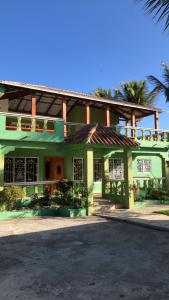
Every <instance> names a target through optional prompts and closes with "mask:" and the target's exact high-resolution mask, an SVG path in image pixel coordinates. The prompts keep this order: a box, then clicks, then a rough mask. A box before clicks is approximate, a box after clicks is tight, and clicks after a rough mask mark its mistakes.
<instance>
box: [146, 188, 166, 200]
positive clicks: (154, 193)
mask: <svg viewBox="0 0 169 300" xmlns="http://www.w3.org/2000/svg"><path fill="white" fill-rule="evenodd" d="M146 198H147V199H152V200H161V201H169V190H165V189H162V188H158V189H156V188H149V189H148V191H147V196H146Z"/></svg>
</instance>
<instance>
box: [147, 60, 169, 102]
mask: <svg viewBox="0 0 169 300" xmlns="http://www.w3.org/2000/svg"><path fill="white" fill-rule="evenodd" d="M162 67H163V73H162V78H163V82H162V81H161V80H159V79H158V78H156V77H155V76H153V75H150V76H148V77H147V78H148V80H149V82H150V83H151V84H152V85H153V86H154V89H153V90H152V94H153V93H154V94H156V95H157V94H162V95H164V97H165V99H166V102H169V67H168V66H167V65H166V64H165V63H162Z"/></svg>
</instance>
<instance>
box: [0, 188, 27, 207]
mask: <svg viewBox="0 0 169 300" xmlns="http://www.w3.org/2000/svg"><path fill="white" fill-rule="evenodd" d="M23 197H24V192H23V189H22V187H20V186H8V187H5V188H4V190H3V191H1V192H0V202H1V203H5V206H6V209H8V210H11V209H12V208H13V206H14V204H15V203H16V201H17V200H21V199H22V198H23Z"/></svg>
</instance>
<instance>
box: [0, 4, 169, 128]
mask: <svg viewBox="0 0 169 300" xmlns="http://www.w3.org/2000/svg"><path fill="white" fill-rule="evenodd" d="M0 2H1V17H0V41H1V47H0V79H6V80H14V81H22V82H28V83H37V84H46V85H49V86H53V87H58V88H64V89H69V90H75V91H81V92H87V93H91V92H92V90H93V89H94V88H95V87H103V88H114V87H119V83H120V81H127V80H133V79H136V80H141V79H144V78H145V76H147V75H150V74H153V75H155V76H157V77H159V78H160V77H161V73H162V68H161V61H164V62H166V63H168V64H169V34H168V33H166V32H165V33H164V32H163V29H162V25H163V24H158V25H157V24H155V23H154V22H153V20H152V18H151V16H147V15H146V14H145V12H144V11H143V9H142V8H141V5H140V4H138V3H136V2H135V0H125V1H124V0H118V1H115V0H113V1H112V0H104V1H102V0H92V1H91V0H71V1H70V0H60V1H59V0H49V1H44V0H36V1H35V0H34V1H33V0H29V1H26V0H15V1H11V0H5V1H2V0H1V1H0ZM156 105H157V106H158V107H160V108H163V109H165V110H169V104H168V105H166V104H165V100H164V99H163V97H161V96H160V97H159V99H158V101H157V104H156ZM168 120H169V114H166V113H165V114H162V115H161V117H160V127H161V128H168V129H169V122H168ZM142 125H144V126H147V127H152V126H153V121H152V118H146V119H145V120H144V122H142Z"/></svg>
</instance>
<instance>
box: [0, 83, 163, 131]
mask: <svg viewBox="0 0 169 300" xmlns="http://www.w3.org/2000/svg"><path fill="white" fill-rule="evenodd" d="M0 87H1V89H4V94H3V95H2V97H1V98H0V100H3V99H8V101H9V112H18V113H22V114H23V113H25V114H32V115H43V116H49V117H60V118H62V119H63V120H64V121H65V122H66V121H67V116H68V115H69V113H70V112H71V111H72V110H73V109H74V107H75V106H76V105H78V106H83V107H85V122H86V124H90V120H91V108H92V107H94V108H98V109H102V110H103V109H104V111H105V124H106V126H108V127H109V126H110V115H111V113H113V114H116V115H118V116H119V117H120V118H122V119H124V120H125V121H126V124H128V122H129V121H130V124H131V126H132V127H135V126H136V121H137V120H139V119H140V118H143V117H146V116H150V115H154V128H155V129H158V128H159V117H158V116H159V113H160V112H161V110H160V109H157V108H154V107H149V106H141V105H137V104H133V103H129V102H127V101H117V100H114V99H108V98H99V97H96V96H94V95H89V94H82V93H78V92H73V91H67V90H61V89H56V88H49V87H47V86H43V85H33V84H26V83H20V82H13V81H3V80H1V81H0ZM65 133H66V125H65Z"/></svg>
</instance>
